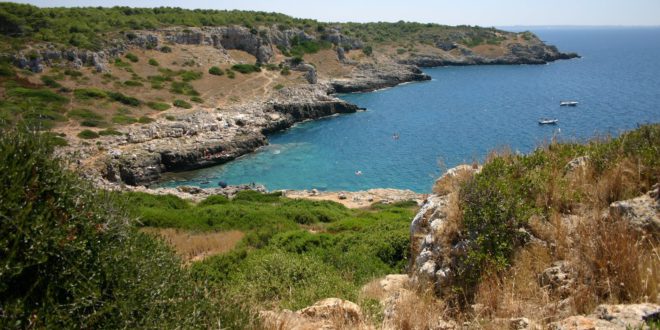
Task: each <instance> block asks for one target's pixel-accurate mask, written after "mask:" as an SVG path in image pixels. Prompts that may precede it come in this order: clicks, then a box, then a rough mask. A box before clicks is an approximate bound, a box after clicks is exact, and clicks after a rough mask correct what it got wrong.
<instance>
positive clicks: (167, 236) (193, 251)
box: [142, 228, 245, 262]
mask: <svg viewBox="0 0 660 330" xmlns="http://www.w3.org/2000/svg"><path fill="white" fill-rule="evenodd" d="M142 231H144V232H146V233H149V234H154V235H158V236H160V237H162V238H163V240H165V242H167V243H168V244H170V245H171V246H172V247H173V248H174V250H175V251H176V253H177V254H178V255H179V256H181V258H183V259H184V260H185V261H190V262H193V261H200V260H203V259H204V258H206V257H209V256H212V255H216V254H220V253H225V252H228V251H231V250H232V249H233V248H234V247H235V246H236V244H238V242H240V241H241V239H243V236H245V234H243V233H242V232H240V231H237V230H231V231H222V232H213V233H191V232H187V231H182V230H178V229H173V228H164V229H161V228H143V229H142Z"/></svg>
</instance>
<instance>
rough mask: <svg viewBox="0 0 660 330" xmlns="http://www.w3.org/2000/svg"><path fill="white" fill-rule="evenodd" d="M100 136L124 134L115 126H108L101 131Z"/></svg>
mask: <svg viewBox="0 0 660 330" xmlns="http://www.w3.org/2000/svg"><path fill="white" fill-rule="evenodd" d="M99 135H100V136H112V135H115V136H116V135H122V133H121V132H119V131H117V130H116V129H113V128H106V129H104V130H101V131H99Z"/></svg>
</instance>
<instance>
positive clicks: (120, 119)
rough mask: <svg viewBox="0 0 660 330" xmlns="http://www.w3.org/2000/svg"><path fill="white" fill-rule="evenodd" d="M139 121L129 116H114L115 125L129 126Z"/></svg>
mask: <svg viewBox="0 0 660 330" xmlns="http://www.w3.org/2000/svg"><path fill="white" fill-rule="evenodd" d="M137 121H138V120H137V119H135V117H131V116H128V115H122V114H117V115H114V116H112V122H113V123H115V124H120V125H128V124H133V123H136V122H137Z"/></svg>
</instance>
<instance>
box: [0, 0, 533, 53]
mask: <svg viewBox="0 0 660 330" xmlns="http://www.w3.org/2000/svg"><path fill="white" fill-rule="evenodd" d="M0 23H1V24H0V26H1V28H0V35H3V36H4V37H5V41H7V44H9V45H12V46H13V47H14V48H22V47H23V45H24V44H25V41H27V40H30V41H48V42H55V43H59V44H66V45H71V46H76V47H81V48H87V49H100V48H102V46H103V45H102V44H101V42H102V39H103V38H98V36H99V35H102V36H108V35H110V34H112V33H127V35H126V36H127V37H130V32H128V31H130V30H141V29H155V28H162V27H167V26H189V27H201V26H222V25H231V24H235V25H242V26H246V27H248V28H251V29H253V31H254V33H258V27H260V26H271V25H277V26H278V27H279V28H280V29H282V30H284V29H287V28H290V27H297V28H300V29H303V30H305V31H307V32H308V33H310V34H315V35H319V36H320V35H322V34H324V33H326V32H327V31H328V30H329V29H330V28H331V27H335V26H338V27H340V28H341V29H342V31H343V33H344V34H345V35H347V36H351V37H354V38H357V39H360V40H362V41H364V42H366V43H384V42H399V43H402V44H408V43H411V42H421V43H429V44H431V43H435V42H437V41H439V40H451V41H454V42H460V43H464V44H466V45H469V46H475V45H479V44H482V43H488V44H498V43H499V42H500V41H501V40H502V39H501V36H500V35H498V31H497V30H495V29H494V28H488V29H484V28H479V27H471V26H458V27H449V26H445V25H439V24H422V23H412V22H404V21H399V22H396V23H386V22H378V23H321V22H317V21H315V20H310V19H296V18H292V17H289V16H286V15H283V14H277V13H265V12H250V11H237V10H232V11H226V10H188V9H181V8H170V7H159V8H130V7H112V8H102V7H87V8H38V7H34V6H30V5H23V4H14V3H0ZM529 35H530V34H527V36H529ZM328 46H329V43H325V42H314V41H299V42H298V41H296V40H294V42H293V48H292V49H291V50H286V52H287V53H289V51H290V54H291V55H294V56H302V54H304V53H314V52H317V51H318V50H319V49H323V48H327V47H328ZM343 46H345V47H348V48H350V46H349V45H343ZM130 59H131V60H132V61H134V62H135V61H136V60H137V57H131V58H130Z"/></svg>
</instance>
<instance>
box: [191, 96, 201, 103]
mask: <svg viewBox="0 0 660 330" xmlns="http://www.w3.org/2000/svg"><path fill="white" fill-rule="evenodd" d="M190 101H193V102H195V103H204V100H203V99H202V98H201V97H199V96H193V97H191V98H190Z"/></svg>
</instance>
